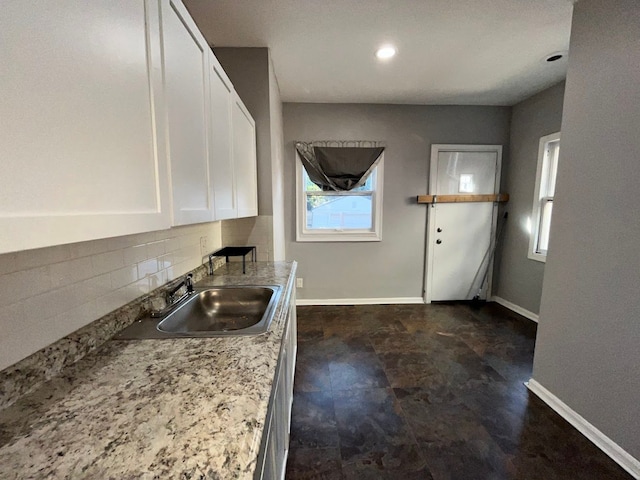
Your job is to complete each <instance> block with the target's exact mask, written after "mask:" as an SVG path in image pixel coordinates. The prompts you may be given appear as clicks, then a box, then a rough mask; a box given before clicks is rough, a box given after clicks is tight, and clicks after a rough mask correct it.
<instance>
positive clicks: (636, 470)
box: [525, 378, 640, 479]
mask: <svg viewBox="0 0 640 480" xmlns="http://www.w3.org/2000/svg"><path fill="white" fill-rule="evenodd" d="M525 385H526V386H527V388H528V389H529V390H531V391H532V392H533V393H535V394H536V395H537V396H538V397H540V399H541V400H542V401H543V402H544V403H546V404H547V405H549V406H550V407H551V408H552V409H553V410H555V411H556V412H557V413H558V414H559V415H560V416H561V417H562V418H564V419H565V420H566V421H567V422H569V423H570V424H571V425H573V426H574V427H575V428H576V429H577V430H578V431H579V432H580V433H582V434H583V435H584V436H585V437H587V438H588V439H589V440H590V441H591V442H593V444H594V445H595V446H596V447H598V448H599V449H600V450H602V451H603V452H604V453H606V454H607V455H609V456H610V457H611V458H612V459H613V461H615V462H616V463H617V464H618V465H620V466H621V467H622V468H624V469H625V470H626V471H627V472H629V473H630V474H631V475H632V476H633V477H634V478H636V479H640V461H638V460H637V459H635V458H634V457H632V456H631V455H630V454H629V453H627V452H626V451H625V450H623V449H622V447H621V446H620V445H618V444H617V443H616V442H614V441H613V440H611V439H610V438H609V437H607V436H606V435H605V434H604V433H602V432H601V431H600V430H598V429H597V428H596V427H594V426H593V425H591V424H590V423H589V422H588V421H587V420H585V419H584V417H582V416H581V415H580V414H579V413H577V412H576V411H574V410H573V409H572V408H571V407H569V406H568V405H567V404H566V403H564V402H563V401H562V400H560V399H559V398H558V397H556V396H555V395H554V394H553V393H551V392H550V391H549V390H547V389H546V388H545V387H543V386H542V385H541V384H540V383H538V382H537V381H536V380H534V379H533V378H532V379H530V380H529V381H528V382H527V383H525Z"/></svg>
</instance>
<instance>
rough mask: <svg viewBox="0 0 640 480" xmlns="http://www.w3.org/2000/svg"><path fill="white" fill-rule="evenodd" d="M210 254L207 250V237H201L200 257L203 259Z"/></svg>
mask: <svg viewBox="0 0 640 480" xmlns="http://www.w3.org/2000/svg"><path fill="white" fill-rule="evenodd" d="M208 253H209V250H207V237H206V236H205V237H200V255H202V256H203V257H204V256H205V255H206V254H208Z"/></svg>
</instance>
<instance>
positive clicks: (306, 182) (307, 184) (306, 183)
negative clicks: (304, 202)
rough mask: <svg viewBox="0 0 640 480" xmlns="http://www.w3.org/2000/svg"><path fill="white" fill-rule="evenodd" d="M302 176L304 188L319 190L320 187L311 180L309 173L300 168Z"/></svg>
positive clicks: (306, 189) (308, 190)
mask: <svg viewBox="0 0 640 480" xmlns="http://www.w3.org/2000/svg"><path fill="white" fill-rule="evenodd" d="M302 177H303V179H304V189H305V191H307V192H319V191H320V187H319V186H317V185H316V184H315V183H313V182H312V181H311V179H310V178H309V175H307V171H306V170H304V169H302Z"/></svg>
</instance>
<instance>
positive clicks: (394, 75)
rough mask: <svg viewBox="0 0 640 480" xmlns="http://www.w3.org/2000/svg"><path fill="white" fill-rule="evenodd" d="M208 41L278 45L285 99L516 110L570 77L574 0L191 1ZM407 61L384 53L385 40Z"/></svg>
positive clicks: (276, 52)
mask: <svg viewBox="0 0 640 480" xmlns="http://www.w3.org/2000/svg"><path fill="white" fill-rule="evenodd" d="M184 3H185V5H186V6H187V8H188V9H189V11H190V13H191V15H192V16H193V18H194V20H195V21H196V23H197V24H198V27H199V28H200V29H201V31H202V33H203V34H204V36H205V37H206V39H207V41H208V42H209V43H211V44H212V45H214V46H218V47H269V48H270V50H271V56H272V59H273V65H274V69H275V73H276V76H277V78H278V84H279V86H280V93H281V96H282V100H283V101H284V102H319V103H397V104H425V105H434V104H436V105H438V104H439V105H443V104H447V105H513V104H515V103H517V102H519V101H521V100H523V99H525V98H527V97H529V96H531V95H533V94H534V93H537V92H539V91H541V90H543V89H545V88H546V87H548V86H550V85H553V84H555V83H557V82H559V81H560V80H562V79H563V78H564V77H565V75H566V69H567V61H566V56H565V57H564V58H562V59H561V60H559V61H556V62H553V63H548V62H546V57H547V56H548V55H549V54H551V53H554V52H558V51H566V50H568V48H569V34H570V27H571V13H572V9H573V3H572V1H570V0H184ZM387 43H390V44H393V45H394V46H395V47H396V48H397V51H398V53H397V55H396V56H395V57H394V58H392V59H390V60H387V61H384V62H382V61H380V60H378V59H377V58H376V57H375V55H374V54H375V51H376V49H377V48H378V47H379V46H380V45H382V44H387Z"/></svg>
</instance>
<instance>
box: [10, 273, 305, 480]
mask: <svg viewBox="0 0 640 480" xmlns="http://www.w3.org/2000/svg"><path fill="white" fill-rule="evenodd" d="M296 267H297V265H296V263H295V262H257V263H251V264H247V273H246V275H243V274H242V270H241V265H240V264H238V263H235V262H232V263H229V264H225V265H223V266H222V267H220V268H219V269H217V270H216V272H215V274H214V276H212V277H205V278H203V279H202V280H200V281H199V282H197V284H196V286H199V287H200V286H224V285H281V286H282V287H283V291H282V294H281V296H280V299H279V302H278V306H277V307H276V312H275V316H274V319H273V321H272V324H271V326H270V328H269V331H268V332H267V333H265V334H262V335H257V336H236V337H223V338H179V339H163V340H113V341H108V342H106V343H105V344H104V345H103V346H102V347H101V348H100V349H99V350H97V351H95V352H93V353H91V354H89V355H87V356H86V357H84V358H83V359H82V360H80V361H78V362H77V363H76V364H74V365H71V366H70V367H69V368H66V369H65V370H64V371H63V372H62V373H61V374H60V375H59V376H57V377H55V378H53V379H51V380H49V381H48V382H46V383H44V384H43V385H42V386H41V387H40V388H38V389H37V390H36V391H34V392H32V393H30V394H28V395H26V396H24V397H23V398H21V399H20V400H18V401H17V402H16V403H14V404H13V405H11V406H9V407H8V408H6V409H4V410H2V411H0V472H1V475H0V476H2V478H7V479H8V478H16V479H17V478H20V479H26V478H33V479H36V478H150V479H151V478H212V479H249V478H253V476H254V472H255V469H256V465H257V460H258V457H259V453H260V445H261V440H262V436H263V431H264V423H265V420H266V415H267V410H268V406H269V400H270V395H271V390H272V384H273V380H274V377H275V373H276V366H277V363H278V358H279V356H280V350H281V343H282V336H283V333H284V329H285V326H286V321H287V318H288V312H289V306H290V302H291V298H292V297H291V295H292V292H293V288H294V282H295V271H296Z"/></svg>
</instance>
